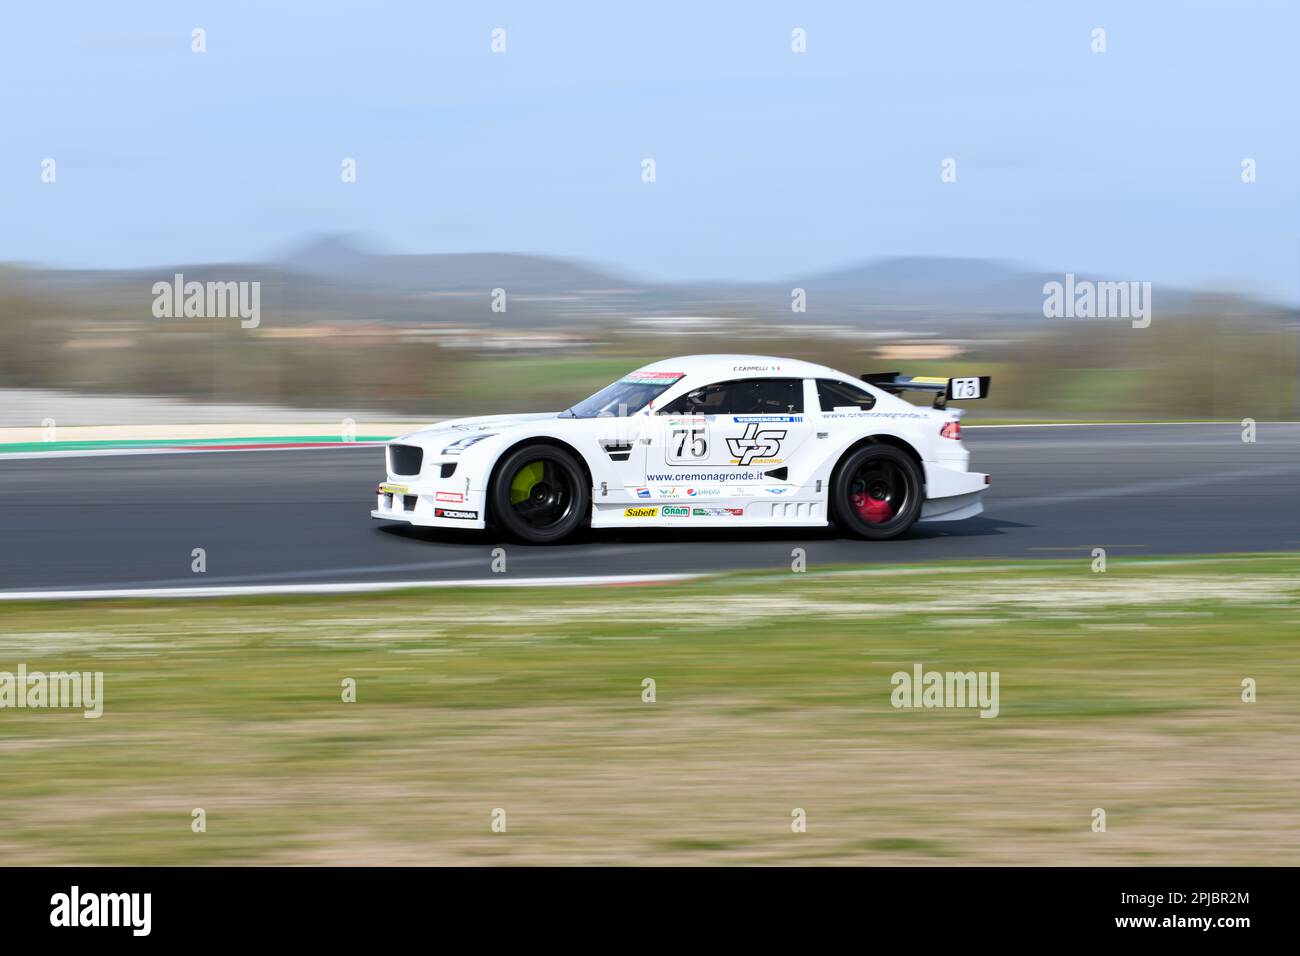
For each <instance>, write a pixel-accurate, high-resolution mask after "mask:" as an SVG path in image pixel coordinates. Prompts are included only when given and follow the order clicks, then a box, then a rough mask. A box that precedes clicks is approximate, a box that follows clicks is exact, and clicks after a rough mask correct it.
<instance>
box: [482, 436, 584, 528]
mask: <svg viewBox="0 0 1300 956" xmlns="http://www.w3.org/2000/svg"><path fill="white" fill-rule="evenodd" d="M488 494H489V501H490V502H491V509H490V511H489V517H490V518H491V519H492V520H493V521H495V522H496V523H497V524H498V525H500V526H501V527H502V528H503V529H504V530H505V531H507V532H508V533H509V534H510V535H511V536H512V537H514V538H516V539H518V540H520V541H527V542H529V543H531V544H547V543H550V542H552V541H559V540H560V539H561V538H564V537H566V536H567V535H569V534H570V533H572V532H573V531H574V530H576V529H577V528H578V526H579V525H581V524H582V523H583V521H584V520H585V519H586V517H587V514H588V512H590V511H591V489H590V488H589V487H588V486H587V481H586V477H585V475H584V474H583V471H582V466H581V465H579V464H578V461H577V459H575V458H574V457H573V456H572V455H571V454H569V453H568V452H567V451H565V450H564V449H562V448H556V447H555V446H554V445H525V446H524V447H522V448H516V449H515V450H514V451H512V452H510V453H509V454H508V455H506V457H505V458H504V459H502V461H501V464H500V465H499V466H498V467H497V469H496V475H495V477H494V478H493V481H492V487H491V489H489V492H488Z"/></svg>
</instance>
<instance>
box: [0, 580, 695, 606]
mask: <svg viewBox="0 0 1300 956" xmlns="http://www.w3.org/2000/svg"><path fill="white" fill-rule="evenodd" d="M707 576H708V575H705V574H606V575H586V576H578V577H553V578H510V577H506V576H502V577H499V578H471V579H467V580H461V581H360V582H341V583H338V584H247V585H231V586H226V587H208V588H104V589H99V590H94V591H0V601H87V600H103V599H106V598H164V599H165V598H196V597H198V598H202V597H253V596H256V595H261V594H363V593H365V592H367V591H403V590H406V589H408V588H561V587H591V586H599V585H606V584H660V583H669V582H673V581H690V580H694V579H696V578H703V577H707Z"/></svg>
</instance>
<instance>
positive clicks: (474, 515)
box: [433, 508, 478, 521]
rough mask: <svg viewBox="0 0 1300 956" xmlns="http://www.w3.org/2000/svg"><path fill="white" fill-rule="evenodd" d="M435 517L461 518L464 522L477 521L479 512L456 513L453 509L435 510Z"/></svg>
mask: <svg viewBox="0 0 1300 956" xmlns="http://www.w3.org/2000/svg"><path fill="white" fill-rule="evenodd" d="M433 516H434V517H435V518H459V519H461V520H462V521H477V520H478V512H477V511H456V510H454V509H452V508H434V509H433Z"/></svg>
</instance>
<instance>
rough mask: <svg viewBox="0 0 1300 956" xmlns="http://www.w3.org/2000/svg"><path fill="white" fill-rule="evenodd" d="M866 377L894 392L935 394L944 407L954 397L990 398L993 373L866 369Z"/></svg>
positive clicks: (881, 387)
mask: <svg viewBox="0 0 1300 956" xmlns="http://www.w3.org/2000/svg"><path fill="white" fill-rule="evenodd" d="M861 378H862V381H864V382H866V383H867V384H868V385H874V386H876V388H880V389H884V390H885V391H886V392H889V393H890V394H891V395H901V394H902V393H903V392H929V393H931V394H933V395H934V407H935V408H943V407H945V406H946V405H947V404H948V402H949V401H950V400H952V399H956V400H957V401H961V402H968V401H971V400H973V399H977V398H988V394H989V376H987V375H969V376H965V377H963V378H943V377H941V376H938V375H903V374H901V373H899V372H865V373H863V375H862V376H861Z"/></svg>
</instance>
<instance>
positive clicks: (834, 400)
mask: <svg viewBox="0 0 1300 956" xmlns="http://www.w3.org/2000/svg"><path fill="white" fill-rule="evenodd" d="M817 399H818V401H819V402H820V403H821V406H822V411H824V412H832V411H834V410H835V409H837V408H838V409H858V410H859V411H864V412H865V411H868V410H869V409H870V408H871V407H872V406H873V405H875V404H876V396H874V395H872V394H871V393H870V392H868V391H867V390H866V389H865V388H858V386H856V385H850V384H849V383H848V382H837V381H835V380H834V379H830V378H819V379H817Z"/></svg>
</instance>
